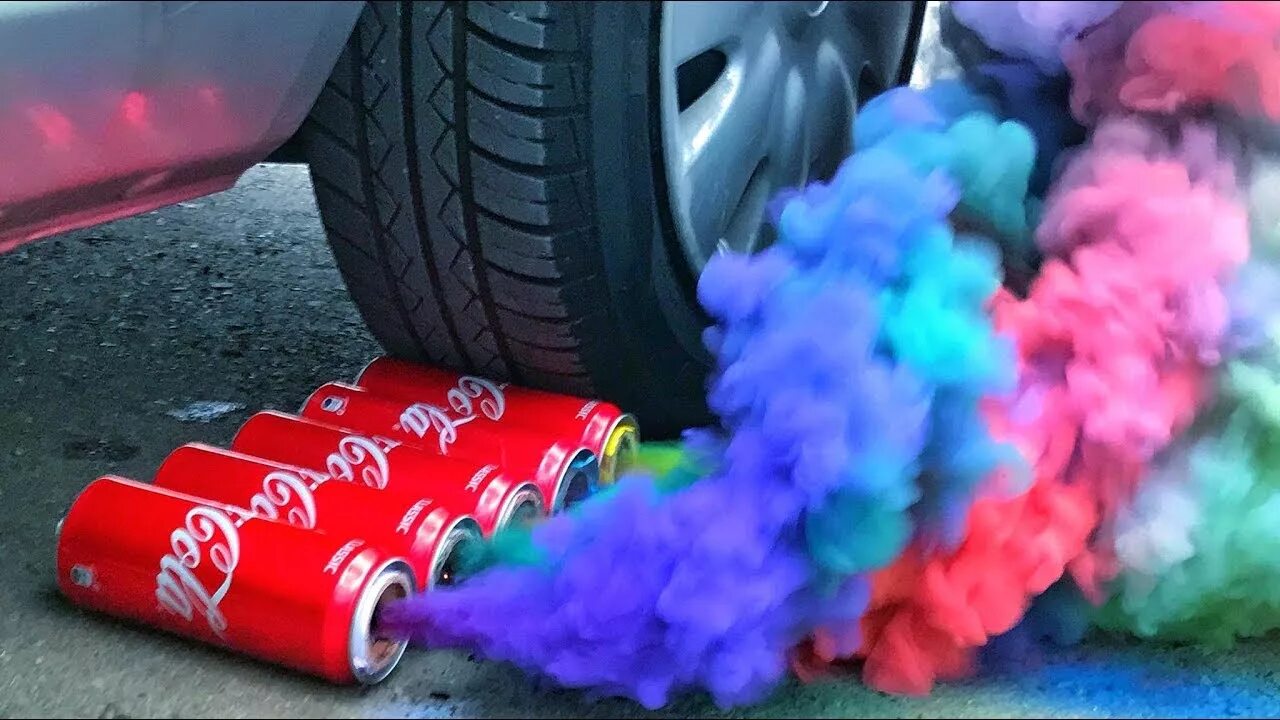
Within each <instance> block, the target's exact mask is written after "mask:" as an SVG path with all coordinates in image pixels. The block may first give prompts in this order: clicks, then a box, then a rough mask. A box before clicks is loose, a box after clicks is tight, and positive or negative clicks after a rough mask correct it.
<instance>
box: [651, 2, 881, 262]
mask: <svg viewBox="0 0 1280 720" xmlns="http://www.w3.org/2000/svg"><path fill="white" fill-rule="evenodd" d="M860 4H861V3H854V2H729V1H720V2H717V1H716V0H709V1H706V2H702V1H699V2H693V1H680V2H665V3H664V4H663V12H662V27H661V37H660V43H659V73H660V74H659V82H660V98H659V102H660V103H661V108H660V112H661V115H660V117H661V124H662V143H663V155H664V161H665V165H666V175H667V189H668V198H669V203H670V210H671V216H672V219H673V221H674V224H675V231H676V234H677V235H678V236H679V239H680V242H681V245H682V247H683V249H684V252H685V255H686V258H687V260H688V261H689V263H690V265H691V266H692V267H693V269H694V270H695V271H701V269H702V267H703V265H705V264H706V261H707V260H708V259H709V258H710V257H711V256H712V255H714V254H716V253H718V252H726V251H735V252H754V251H756V250H759V249H760V248H761V247H764V246H765V245H767V244H768V243H769V242H770V233H769V229H768V228H767V227H766V225H767V224H766V223H764V222H763V220H764V219H765V209H766V205H767V203H768V201H769V200H770V199H771V198H772V197H774V196H775V195H776V194H777V193H778V191H780V190H782V189H784V188H789V187H791V188H794V187H800V186H802V185H803V184H805V183H806V182H808V181H809V180H811V179H814V178H819V177H826V176H829V174H830V172H831V171H832V170H834V167H835V165H836V164H837V163H838V162H839V161H840V160H841V159H843V158H844V157H846V156H847V155H848V154H849V152H850V150H851V149H852V147H853V138H852V135H853V129H852V124H853V114H854V112H855V108H856V107H857V103H858V95H859V90H858V88H859V86H860V85H861V84H863V83H864V82H865V81H866V78H867V76H866V75H865V74H864V69H865V68H866V67H868V60H867V53H866V48H865V44H864V42H863V40H862V36H860V35H859V34H858V31H857V26H856V24H855V20H854V16H853V13H855V12H856V8H857V6H858V5H860ZM721 59H722V61H723V68H722V69H721V70H720V71H719V72H718V73H717V72H716V69H717V68H719V67H720V66H721ZM682 68H683V69H682ZM712 77H714V79H710V78H712ZM681 80H684V81H685V87H684V97H683V98H682V97H681V90H682V88H681ZM693 97H696V99H692V98H693Z"/></svg>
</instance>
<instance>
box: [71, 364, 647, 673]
mask: <svg viewBox="0 0 1280 720" xmlns="http://www.w3.org/2000/svg"><path fill="white" fill-rule="evenodd" d="M638 443H639V430H638V427H637V425H636V422H635V420H634V418H632V417H631V416H629V415H627V414H625V413H623V412H621V411H620V410H619V409H618V408H617V407H616V406H613V405H611V404H609V403H604V402H600V401H594V400H585V399H579V398H573V397H568V396H562V395H554V394H550V393H545V392H539V391H534V390H529V389H525V388H518V387H513V386H510V385H507V384H503V383H495V382H491V381H489V380H486V379H483V378H478V377H473V376H464V375H456V374H453V373H449V372H446V371H442V370H438V369H434V368H429V367H426V366H422V365H418V364H416V363H409V362H404V361H399V360H394V359H391V358H385V357H383V358H378V359H376V360H375V361H374V362H372V363H370V364H369V365H368V366H367V367H366V368H365V369H364V371H363V372H362V373H361V374H360V375H359V376H358V377H357V378H356V381H355V383H354V384H345V383H328V384H326V385H324V386H322V387H320V388H319V389H318V390H316V392H315V393H313V394H312V395H311V397H309V398H308V399H307V401H306V402H305V403H304V405H303V407H302V408H301V410H300V411H299V412H298V413H297V414H294V415H291V414H286V413H281V412H275V411H264V412H259V413H257V414H255V415H254V416H252V417H250V418H249V419H248V421H246V422H245V423H244V425H243V426H241V428H240V430H239V431H238V432H237V433H236V435H235V437H234V439H233V440H232V441H231V443H230V445H229V447H228V448H226V449H223V448H217V447H213V446H209V445H204V444H200V443H189V444H187V445H183V446H181V447H179V448H177V449H176V450H174V451H173V452H172V453H171V454H170V455H169V456H168V458H166V459H165V461H164V462H163V463H162V464H161V466H160V467H159V468H158V469H157V471H156V473H155V476H154V478H153V479H152V482H151V483H143V482H138V481H136V480H132V479H129V478H123V477H117V476H111V475H107V476H103V477H101V478H99V479H98V480H96V481H94V482H93V483H91V484H90V485H89V486H88V487H87V488H86V489H85V490H84V491H83V492H81V493H80V495H79V496H78V497H77V498H76V500H75V502H74V503H73V504H72V507H71V509H70V510H69V512H68V513H67V515H66V517H64V518H63V520H62V522H61V523H59V530H58V551H57V555H58V557H57V566H58V570H57V571H58V584H59V587H60V588H61V590H62V591H63V593H64V594H65V595H66V596H67V597H68V598H69V599H70V600H71V601H72V602H75V603H77V604H79V605H82V606H85V607H88V608H91V609H94V610H98V611H101V612H105V613H107V614H111V615H114V616H117V617H124V618H128V619H132V620H135V621H140V622H142V623H144V624H147V625H150V626H153V627H159V628H162V629H165V630H169V631H172V632H175V633H177V634H180V635H184V636H187V637H191V638H195V639H198V640H201V641H205V642H209V643H212V644H216V645H220V646H223V647H226V648H228V649H231V650H235V651H239V652H243V653H246V654H249V655H252V656H255V657H258V658H260V659H263V660H267V661H269V662H275V663H279V664H283V665H286V666H289V667H293V668H295V669H298V670H301V671H303V672H308V673H311V674H315V675H319V676H321V677H325V678H328V679H330V680H333V681H335V682H359V683H364V684H370V683H376V682H379V681H381V680H382V679H383V678H385V677H386V676H387V675H388V674H389V673H390V672H391V671H392V669H394V667H395V666H396V664H397V663H398V662H399V659H400V657H401V656H402V655H403V653H404V645H403V643H401V642H393V641H391V640H387V639H381V638H379V637H377V632H376V615H377V612H378V608H379V607H381V606H383V605H384V604H385V603H387V602H392V601H395V600H398V599H401V598H404V597H407V596H409V595H412V594H415V593H418V592H426V591H429V590H431V589H432V588H434V587H437V586H440V585H442V584H448V583H450V582H452V581H453V580H454V579H455V575H456V572H457V570H458V567H459V564H460V562H462V561H463V560H464V558H465V553H466V552H467V551H468V549H469V548H472V547H474V546H475V545H476V544H477V543H478V541H479V540H480V539H481V538H483V537H486V536H489V535H491V534H492V533H494V532H496V531H497V530H500V529H502V528H505V527H509V526H511V525H513V524H521V523H525V522H529V521H532V520H535V519H536V518H537V517H540V516H543V515H546V514H548V513H554V512H558V511H560V510H562V509H564V508H565V507H568V506H571V505H572V504H574V503H575V502H577V501H580V500H581V499H584V498H585V497H587V496H589V495H590V494H591V492H592V491H593V490H594V489H595V488H596V487H598V486H600V485H607V484H610V483H612V482H613V481H614V479H615V478H616V474H617V472H618V471H619V469H620V468H622V467H625V465H626V464H627V463H628V462H629V457H630V456H631V455H632V454H633V453H634V452H635V450H636V448H637V447H638Z"/></svg>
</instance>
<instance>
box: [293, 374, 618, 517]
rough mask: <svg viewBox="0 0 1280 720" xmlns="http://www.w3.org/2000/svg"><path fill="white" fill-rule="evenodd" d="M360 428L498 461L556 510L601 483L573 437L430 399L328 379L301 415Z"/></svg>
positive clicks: (591, 457) (589, 455)
mask: <svg viewBox="0 0 1280 720" xmlns="http://www.w3.org/2000/svg"><path fill="white" fill-rule="evenodd" d="M299 414H300V415H301V416H302V417H304V418H309V419H312V420H318V421H320V422H323V423H328V424H330V425H336V426H339V427H342V428H350V429H352V430H355V431H358V432H366V433H376V434H378V435H382V436H385V437H390V438H391V439H393V440H397V441H399V442H402V443H406V444H409V445H414V446H416V447H420V448H423V449H425V450H426V451H427V452H431V453H435V454H438V455H443V456H445V457H454V458H461V459H464V460H465V459H469V460H473V461H476V462H485V463H490V462H494V463H498V464H500V465H501V466H503V467H504V468H506V469H507V470H509V471H511V472H513V473H515V474H516V475H517V476H518V477H520V478H522V479H525V478H527V479H529V480H531V481H532V482H533V484H535V485H537V486H538V489H539V490H541V491H542V494H543V495H544V496H545V497H547V498H550V499H551V502H550V508H551V511H552V512H558V511H559V510H561V509H562V508H565V507H568V506H571V505H573V504H575V503H577V502H579V501H581V500H584V499H586V497H587V496H588V495H590V494H591V493H592V492H593V491H594V490H595V488H596V487H597V485H598V483H599V472H600V466H599V463H598V462H597V461H596V455H595V453H593V452H591V450H589V449H587V448H585V447H583V446H582V444H581V443H579V442H577V441H573V440H566V439H565V438H562V437H556V436H554V435H550V434H548V433H541V432H536V431H533V430H526V429H524V428H515V427H496V426H492V425H489V426H485V425H482V424H478V423H477V424H472V421H473V420H474V419H475V418H476V417H477V416H476V415H469V416H454V415H451V414H450V413H449V412H448V411H447V410H445V409H443V408H440V407H438V406H435V405H428V404H425V403H417V402H409V401H404V400H395V399H392V398H386V397H382V396H381V395H375V394H374V393H372V392H370V391H369V390H365V389H363V388H358V387H355V386H353V385H347V384H345V383H327V384H325V385H323V386H321V387H320V388H319V389H318V390H316V391H315V392H314V393H312V394H311V397H309V398H307V402H306V403H305V404H304V405H303V406H302V412H300V413H299Z"/></svg>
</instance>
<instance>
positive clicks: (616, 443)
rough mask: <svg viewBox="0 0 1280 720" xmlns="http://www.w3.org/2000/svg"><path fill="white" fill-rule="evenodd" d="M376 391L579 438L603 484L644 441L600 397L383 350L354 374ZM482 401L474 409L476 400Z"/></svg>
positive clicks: (629, 418)
mask: <svg viewBox="0 0 1280 720" xmlns="http://www.w3.org/2000/svg"><path fill="white" fill-rule="evenodd" d="M355 385H358V386H360V387H362V388H364V389H366V390H369V391H370V392H372V393H374V394H376V395H382V396H385V397H390V398H395V399H397V400H407V401H409V402H422V403H427V404H430V405H435V406H438V407H443V408H448V409H450V410H452V411H453V412H454V413H458V414H460V415H462V416H475V417H476V418H477V421H479V422H486V423H496V424H499V425H503V426H508V427H509V426H516V427H523V428H528V429H533V430H538V431H540V432H544V433H548V434H550V435H555V436H557V437H562V438H565V439H566V440H572V441H575V442H580V443H582V445H583V446H584V447H586V448H588V449H589V450H591V451H592V452H594V453H595V454H596V457H597V458H599V461H600V484H601V485H602V486H603V485H610V484H612V483H613V482H614V480H616V479H617V477H618V474H619V473H620V472H621V471H622V470H623V469H625V468H626V466H628V465H630V464H631V462H632V460H633V459H634V457H635V454H636V452H637V450H638V448H639V444H640V426H639V424H638V423H637V422H636V418H635V417H634V416H633V415H631V414H629V413H625V412H623V411H622V410H621V409H620V408H619V407H618V406H617V405H614V404H612V403H607V402H604V401H601V400H590V399H587V398H579V397H574V396H572V395H561V394H558V393H551V392H546V391H542V390H534V389H531V388H524V387H519V386H513V385H511V384H510V383H505V382H496V381H493V380H488V379H485V378H482V377H476V376H474V375H462V374H459V373H455V372H451V371H448V370H443V369H440V368H436V367H431V366H428V365H423V364H421V363H415V362H409V361H406V360H399V359H396V358H393V357H388V356H385V355H384V356H381V357H377V358H374V360H373V361H372V362H370V363H369V364H368V365H367V366H365V368H364V370H362V371H361V372H360V374H359V375H358V376H357V377H356V381H355ZM477 403H478V404H479V412H476V408H475V407H474V405H475V404H477Z"/></svg>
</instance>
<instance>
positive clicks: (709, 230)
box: [675, 3, 782, 258]
mask: <svg viewBox="0 0 1280 720" xmlns="http://www.w3.org/2000/svg"><path fill="white" fill-rule="evenodd" d="M726 4H727V3H726ZM752 45H753V46H754V47H752V48H751V49H750V50H745V49H744V50H743V51H742V52H738V53H735V54H734V56H733V57H732V58H731V59H730V62H729V64H728V66H727V67H726V68H725V72H724V73H723V74H722V75H721V77H720V79H719V81H717V82H716V84H715V85H713V86H712V87H711V89H710V90H708V91H707V93H706V94H704V95H703V96H702V97H701V98H700V99H699V100H698V102H696V103H694V105H693V106H692V107H690V108H689V109H687V110H685V111H684V112H683V113H681V114H680V119H679V123H680V127H679V138H680V147H679V153H678V156H677V158H676V164H677V167H676V168H675V169H676V172H677V173H678V178H679V180H680V182H678V183H676V189H677V192H679V193H680V194H681V197H679V198H678V207H679V209H680V211H681V213H682V214H683V215H684V219H685V220H686V221H687V223H688V226H689V227H690V228H691V229H692V230H693V233H694V237H696V238H697V239H698V245H699V247H700V249H701V250H702V252H703V256H704V258H705V257H709V256H710V254H711V253H713V252H714V251H715V249H716V246H717V244H718V243H719V241H720V239H721V236H722V234H723V233H724V231H725V229H726V226H727V225H728V223H729V221H730V219H731V218H732V216H733V212H734V210H735V209H736V208H737V207H738V204H739V201H740V200H741V199H742V193H743V190H744V189H745V188H746V186H747V183H748V181H749V180H750V179H751V176H752V174H753V173H754V172H755V171H756V169H757V167H758V166H759V164H760V161H761V160H762V159H764V158H765V156H766V154H767V153H768V151H769V144H770V137H769V135H770V130H771V125H772V124H773V123H772V122H771V116H772V115H773V112H774V107H775V96H776V94H777V84H776V83H777V81H778V77H779V74H780V71H781V69H782V64H781V56H780V53H779V48H778V44H777V42H776V41H774V39H773V38H772V37H771V36H763V37H761V38H760V39H759V41H758V42H755V43H752Z"/></svg>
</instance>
